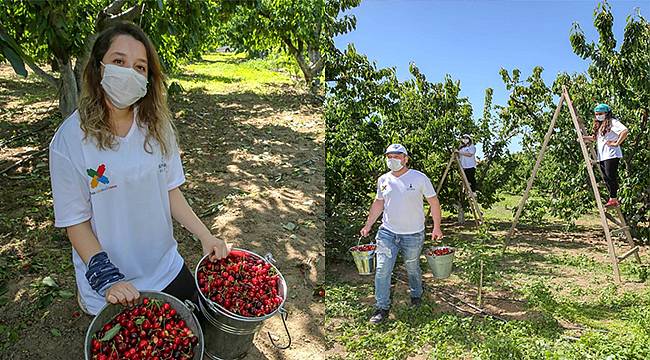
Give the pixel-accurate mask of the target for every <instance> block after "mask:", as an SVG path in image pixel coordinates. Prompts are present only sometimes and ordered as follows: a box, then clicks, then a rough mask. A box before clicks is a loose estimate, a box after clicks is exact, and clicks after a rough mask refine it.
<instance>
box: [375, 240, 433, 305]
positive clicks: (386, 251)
mask: <svg viewBox="0 0 650 360" xmlns="http://www.w3.org/2000/svg"><path fill="white" fill-rule="evenodd" d="M375 239H376V240H377V270H376V272H375V301H376V304H375V307H377V308H379V309H384V310H388V309H389V308H390V283H391V277H392V275H393V267H394V266H395V261H396V260H397V254H398V253H399V251H400V250H401V251H402V256H403V257H404V265H405V266H406V272H407V273H408V278H409V291H410V293H411V297H414V298H419V297H421V296H422V270H420V252H421V251H422V246H423V245H424V231H422V232H419V233H415V234H395V233H393V232H391V231H388V230H386V229H384V228H379V231H378V232H377V236H376V237H375Z"/></svg>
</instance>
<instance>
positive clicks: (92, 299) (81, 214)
mask: <svg viewBox="0 0 650 360" xmlns="http://www.w3.org/2000/svg"><path fill="white" fill-rule="evenodd" d="M165 89H166V88H165V84H164V75H163V73H162V67H161V65H160V60H159V58H158V55H157V53H156V50H155V48H154V46H153V44H152V43H151V40H150V39H149V38H148V37H147V35H146V34H145V33H144V32H143V31H142V29H140V27H138V26H137V25H135V24H133V23H130V22H120V23H117V24H115V25H112V26H111V27H109V28H107V29H106V30H104V31H102V32H101V33H100V34H99V35H98V37H97V39H96V41H95V42H94V44H93V47H92V49H91V53H90V55H89V59H88V63H87V64H86V65H85V69H84V72H83V77H82V90H81V97H80V101H79V106H78V108H77V110H76V111H75V112H74V113H73V114H71V115H70V116H69V117H68V118H67V119H65V121H63V123H62V124H61V126H60V127H59V128H58V129H57V131H56V133H55V135H54V137H53V139H52V141H51V142H50V145H49V152H50V158H49V161H50V175H51V184H52V197H53V199H54V217H55V223H54V225H55V226H56V227H60V228H65V229H66V231H67V235H68V238H69V239H70V241H71V243H72V248H73V249H72V261H73V264H74V268H75V277H76V282H77V290H78V295H77V301H78V302H79V305H80V307H81V310H83V311H84V312H85V313H87V314H91V315H94V314H97V313H98V312H99V311H100V310H101V308H102V307H103V306H104V305H105V304H106V302H110V303H113V304H116V303H121V304H122V305H133V304H134V303H135V301H136V300H137V299H138V298H139V296H140V293H139V291H138V290H154V291H163V292H166V293H169V294H170V295H173V296H175V297H177V298H178V299H180V300H187V299H189V300H193V301H196V300H197V295H198V293H197V292H196V287H195V286H194V280H193V276H192V274H191V272H190V271H189V269H188V268H187V266H186V265H185V263H184V260H183V258H182V257H181V255H180V254H179V252H178V249H177V242H176V240H175V239H174V235H173V224H172V218H173V219H175V220H176V221H178V222H179V223H180V224H181V225H183V227H185V228H186V229H188V230H189V231H190V232H191V233H192V234H194V235H195V236H196V237H197V238H198V239H200V241H201V245H202V247H203V253H204V254H211V258H212V259H213V260H214V259H217V258H222V257H225V256H226V255H227V254H228V252H229V246H228V245H227V244H226V243H225V242H224V241H223V240H221V239H217V238H216V237H215V236H213V235H212V234H211V232H210V230H208V228H207V227H206V226H205V225H204V224H203V223H202V222H201V220H199V218H198V217H197V216H196V214H195V213H194V211H192V209H191V208H190V206H189V205H188V203H187V201H186V200H185V198H184V196H183V194H182V192H181V191H180V189H179V186H181V185H182V184H183V183H184V182H185V176H184V173H183V167H182V164H181V158H180V153H179V149H178V145H177V143H176V136H175V134H174V127H173V125H172V116H171V113H170V111H169V108H168V106H167V97H166V93H165V92H166V90H165Z"/></svg>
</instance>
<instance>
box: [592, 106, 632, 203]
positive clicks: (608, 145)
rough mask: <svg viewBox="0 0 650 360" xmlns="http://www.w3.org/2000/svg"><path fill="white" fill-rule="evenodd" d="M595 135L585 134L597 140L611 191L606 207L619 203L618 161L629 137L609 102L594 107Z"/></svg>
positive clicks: (609, 190)
mask: <svg viewBox="0 0 650 360" xmlns="http://www.w3.org/2000/svg"><path fill="white" fill-rule="evenodd" d="M593 132H594V135H592V136H583V137H582V138H583V139H584V140H586V141H596V149H597V152H598V165H599V166H600V170H601V171H602V173H603V177H604V180H605V185H606V186H607V191H608V192H609V201H607V204H605V206H606V207H615V206H618V205H619V202H618V198H617V192H618V163H619V159H620V158H622V157H623V152H622V151H621V144H622V143H623V141H625V138H627V134H628V130H627V128H626V127H625V125H623V124H622V123H621V122H620V121H618V119H616V118H614V116H613V114H612V109H611V108H610V107H609V105H607V104H598V105H597V106H596V107H595V108H594V126H593Z"/></svg>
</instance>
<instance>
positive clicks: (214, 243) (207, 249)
mask: <svg viewBox="0 0 650 360" xmlns="http://www.w3.org/2000/svg"><path fill="white" fill-rule="evenodd" d="M201 245H202V246H203V255H207V254H210V261H215V260H218V259H221V258H225V257H226V256H228V253H229V252H230V245H229V244H226V242H225V241H224V240H221V239H217V238H216V237H215V236H214V235H210V236H209V237H207V238H205V239H202V240H201Z"/></svg>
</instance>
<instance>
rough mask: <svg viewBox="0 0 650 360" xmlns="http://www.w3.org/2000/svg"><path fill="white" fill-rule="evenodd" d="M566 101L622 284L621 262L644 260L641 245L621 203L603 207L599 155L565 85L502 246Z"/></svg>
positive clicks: (615, 275)
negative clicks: (621, 240)
mask: <svg viewBox="0 0 650 360" xmlns="http://www.w3.org/2000/svg"><path fill="white" fill-rule="evenodd" d="M565 101H566V103H567V106H568V107H569V112H570V113H571V119H572V120H573V126H574V128H575V131H576V134H577V135H578V143H579V144H580V149H581V150H582V156H583V157H584V160H585V163H586V164H587V172H588V173H589V181H590V182H591V187H592V189H593V192H594V197H595V198H596V206H597V207H598V214H599V215H600V222H601V224H602V226H603V230H604V231H605V239H606V240H607V252H608V253H609V259H610V261H611V262H612V268H613V270H614V280H615V281H616V283H619V284H620V283H621V274H620V271H619V267H618V264H619V262H621V261H623V260H625V259H627V258H628V257H629V256H630V255H634V257H635V259H636V261H637V262H639V263H641V258H640V257H639V247H638V246H636V245H635V244H634V239H632V234H630V229H629V227H628V226H627V225H626V223H625V218H624V216H623V212H622V211H621V208H620V206H616V207H612V208H605V207H604V206H603V202H602V200H601V198H600V192H599V191H598V183H597V182H596V177H595V175H594V169H593V167H594V165H597V164H598V161H597V159H598V158H597V157H596V152H595V150H594V148H593V146H591V147H589V148H588V147H587V145H586V144H585V141H584V139H583V138H582V136H583V135H586V131H585V127H584V125H583V123H582V121H580V118H579V117H578V114H577V112H576V109H575V108H574V107H573V103H572V102H571V98H570V97H569V92H568V91H567V89H566V87H562V96H560V101H559V102H558V104H557V108H556V109H555V113H554V114H553V118H552V120H551V125H550V126H549V127H548V131H547V132H546V136H544V141H543V143H542V148H541V149H540V151H539V155H537V161H536V162H535V166H534V167H533V172H532V173H531V175H530V178H529V179H528V183H527V184H526V191H525V192H524V196H523V197H522V198H521V201H520V202H519V207H518V208H517V212H516V213H515V218H514V219H513V221H512V226H511V227H510V231H508V235H507V236H506V241H505V243H504V245H503V250H504V251H505V249H506V247H507V246H508V239H509V238H510V237H512V235H513V234H514V232H515V228H516V227H517V222H518V221H519V217H520V216H521V212H522V210H523V208H524V205H525V204H526V200H528V195H529V194H530V189H531V188H532V186H533V180H535V176H536V175H537V170H539V166H540V164H541V162H542V158H543V157H544V152H545V151H546V148H547V146H548V141H549V139H550V138H551V134H553V129H554V128H555V122H556V120H557V118H558V116H559V115H560V110H562V104H563V102H565ZM596 167H597V168H598V171H601V170H600V167H599V166H596ZM601 178H602V172H601ZM609 212H613V213H614V215H612V214H610V213H609ZM608 219H609V220H610V221H611V222H612V223H614V224H615V225H616V226H617V228H615V229H612V230H610V225H609V223H608V222H607V220H608ZM620 233H623V234H624V235H625V238H626V240H627V243H628V245H629V246H630V249H629V250H628V251H626V252H625V253H623V254H622V255H620V256H617V255H616V249H615V248H614V242H613V241H612V235H615V234H620Z"/></svg>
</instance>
